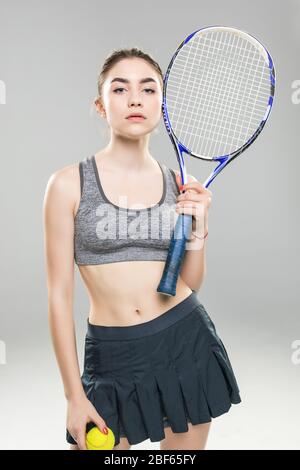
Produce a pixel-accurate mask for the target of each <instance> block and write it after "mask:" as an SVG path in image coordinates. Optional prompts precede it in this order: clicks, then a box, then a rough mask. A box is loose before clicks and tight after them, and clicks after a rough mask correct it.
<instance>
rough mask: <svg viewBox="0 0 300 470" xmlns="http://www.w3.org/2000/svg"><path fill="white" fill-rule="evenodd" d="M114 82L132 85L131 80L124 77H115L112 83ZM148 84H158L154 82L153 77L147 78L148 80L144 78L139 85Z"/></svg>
mask: <svg viewBox="0 0 300 470" xmlns="http://www.w3.org/2000/svg"><path fill="white" fill-rule="evenodd" d="M113 82H123V83H130V80H128V79H127V78H122V77H115V78H113V79H112V81H111V82H110V83H113ZM147 82H154V83H156V80H154V78H152V77H146V78H142V79H141V80H140V81H139V83H147Z"/></svg>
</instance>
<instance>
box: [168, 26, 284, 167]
mask: <svg viewBox="0 0 300 470" xmlns="http://www.w3.org/2000/svg"><path fill="white" fill-rule="evenodd" d="M274 92H275V69H274V63H273V60H272V58H271V55H270V54H269V52H268V51H267V49H266V48H265V47H264V46H263V45H262V44H261V42H260V41H258V40H257V39H256V38H255V37H254V36H252V35H250V34H249V33H246V32H244V31H240V30H238V29H235V28H230V27H226V26H210V27H207V28H201V29H198V30H196V31H194V32H193V33H192V34H190V35H189V36H187V37H186V38H185V39H184V40H183V41H182V42H181V44H180V45H179V47H178V48H177V50H176V52H175V54H174V55H173V57H172V59H171V61H170V63H169V66H168V68H167V71H166V74H165V76H164V85H163V102H162V110H163V116H164V123H165V126H166V129H167V131H168V133H169V136H170V138H171V140H173V144H174V145H175V148H176V147H177V149H178V151H177V153H178V157H179V164H180V166H182V165H183V162H182V158H181V154H182V152H183V151H184V152H185V153H187V154H189V155H191V156H193V157H196V158H201V159H204V160H219V161H226V164H227V163H229V161H231V160H232V159H233V158H235V157H236V156H238V155H239V154H240V153H242V152H243V151H244V150H245V149H246V148H247V147H248V146H249V145H250V144H251V143H252V142H253V141H254V140H255V139H256V138H257V136H258V135H259V134H260V132H261V130H262V129H263V127H264V125H265V123H266V121H267V118H268V117H269V114H270V111H271V108H272V105H273V98H274ZM179 154H180V155H179Z"/></svg>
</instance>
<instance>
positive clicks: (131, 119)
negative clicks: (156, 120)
mask: <svg viewBox="0 0 300 470" xmlns="http://www.w3.org/2000/svg"><path fill="white" fill-rule="evenodd" d="M127 119H128V121H136V122H140V121H144V120H145V118H143V117H142V116H131V117H129V118H127Z"/></svg>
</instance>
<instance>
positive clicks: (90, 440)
mask: <svg viewBox="0 0 300 470" xmlns="http://www.w3.org/2000/svg"><path fill="white" fill-rule="evenodd" d="M107 430H108V434H104V433H103V432H101V431H100V430H99V428H97V427H96V426H95V427H93V428H92V429H90V430H89V432H88V433H87V434H86V447H87V449H88V450H111V449H113V448H114V445H115V436H114V433H113V432H112V430H111V429H110V428H107Z"/></svg>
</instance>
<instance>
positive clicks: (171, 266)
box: [156, 214, 193, 296]
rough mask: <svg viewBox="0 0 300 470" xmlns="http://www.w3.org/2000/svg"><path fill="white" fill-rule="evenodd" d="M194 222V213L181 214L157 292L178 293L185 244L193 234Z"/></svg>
mask: <svg viewBox="0 0 300 470" xmlns="http://www.w3.org/2000/svg"><path fill="white" fill-rule="evenodd" d="M192 222H193V216H192V215H190V214H179V216H178V218H177V222H176V225H175V229H174V231H173V234H172V238H171V241H170V246H169V251H168V255H167V259H166V263H165V267H164V271H163V274H162V277H161V280H160V283H159V285H158V288H157V289H156V290H157V292H161V293H162V294H166V295H173V296H174V295H175V294H176V284H177V279H178V275H179V273H180V268H181V264H182V261H183V258H184V254H185V245H186V242H187V240H188V239H189V238H190V235H191V230H192Z"/></svg>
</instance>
